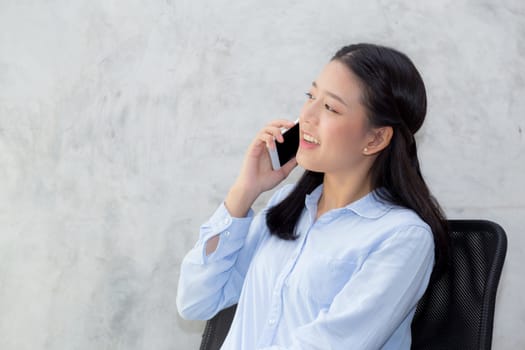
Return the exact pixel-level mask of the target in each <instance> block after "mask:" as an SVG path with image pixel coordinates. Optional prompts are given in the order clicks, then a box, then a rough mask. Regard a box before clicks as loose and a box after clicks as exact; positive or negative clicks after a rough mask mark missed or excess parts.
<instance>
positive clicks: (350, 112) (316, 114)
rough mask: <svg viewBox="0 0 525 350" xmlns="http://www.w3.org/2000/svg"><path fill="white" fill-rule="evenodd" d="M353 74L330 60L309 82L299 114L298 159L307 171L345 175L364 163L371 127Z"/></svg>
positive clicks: (341, 64) (339, 63) (338, 63)
mask: <svg viewBox="0 0 525 350" xmlns="http://www.w3.org/2000/svg"><path fill="white" fill-rule="evenodd" d="M361 96H362V91H361V87H360V83H359V81H358V79H357V78H356V77H355V75H354V74H353V73H352V72H351V71H350V70H349V69H348V68H347V67H346V66H345V65H344V64H343V63H341V62H339V61H331V62H330V63H328V64H327V65H326V66H325V67H324V69H323V70H322V71H321V74H320V75H319V77H318V78H317V79H316V80H315V81H314V82H313V83H312V87H311V88H310V90H309V92H308V93H307V97H308V99H307V101H306V102H305V104H304V106H303V109H302V111H301V115H300V123H299V126H300V144H299V150H298V152H297V162H298V163H299V165H300V166H302V167H303V168H305V169H307V170H313V171H318V172H324V173H326V174H329V173H334V174H345V173H348V172H351V171H352V170H353V169H355V168H356V166H358V165H359V164H361V163H363V161H364V160H365V156H364V154H363V149H364V148H365V147H367V144H368V142H369V141H370V127H369V123H368V118H367V116H366V110H365V107H364V106H363V105H362V104H361Z"/></svg>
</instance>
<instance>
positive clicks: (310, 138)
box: [303, 133, 321, 145]
mask: <svg viewBox="0 0 525 350" xmlns="http://www.w3.org/2000/svg"><path fill="white" fill-rule="evenodd" d="M303 140H305V141H306V142H308V143H313V144H316V145H320V144H321V142H319V140H318V139H316V138H315V137H313V136H312V135H308V134H304V133H303Z"/></svg>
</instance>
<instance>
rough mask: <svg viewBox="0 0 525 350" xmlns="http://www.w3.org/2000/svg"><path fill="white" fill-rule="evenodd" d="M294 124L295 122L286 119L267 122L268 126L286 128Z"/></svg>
mask: <svg viewBox="0 0 525 350" xmlns="http://www.w3.org/2000/svg"><path fill="white" fill-rule="evenodd" d="M294 125H295V122H293V121H290V120H287V119H277V120H273V121H271V122H270V123H269V124H268V126H273V127H276V128H287V129H289V128H291V127H292V126H294Z"/></svg>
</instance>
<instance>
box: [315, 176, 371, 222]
mask: <svg viewBox="0 0 525 350" xmlns="http://www.w3.org/2000/svg"><path fill="white" fill-rule="evenodd" d="M371 191H372V184H371V182H370V177H369V176H348V175H345V176H336V175H333V174H325V175H324V179H323V194H322V195H321V198H320V199H319V203H318V206H317V217H318V218H319V217H320V216H321V215H323V214H324V213H326V212H327V211H329V210H332V209H337V208H342V207H344V206H347V205H348V204H350V203H352V202H355V201H356V200H358V199H360V198H362V197H364V196H365V195H367V194H368V193H369V192H371Z"/></svg>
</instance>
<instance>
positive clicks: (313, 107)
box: [299, 100, 319, 124]
mask: <svg viewBox="0 0 525 350" xmlns="http://www.w3.org/2000/svg"><path fill="white" fill-rule="evenodd" d="M318 114H319V107H318V101H317V100H308V101H306V102H305V103H304V105H303V109H302V110H301V115H300V116H299V121H300V122H302V123H309V124H315V123H316V122H317V118H318Z"/></svg>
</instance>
